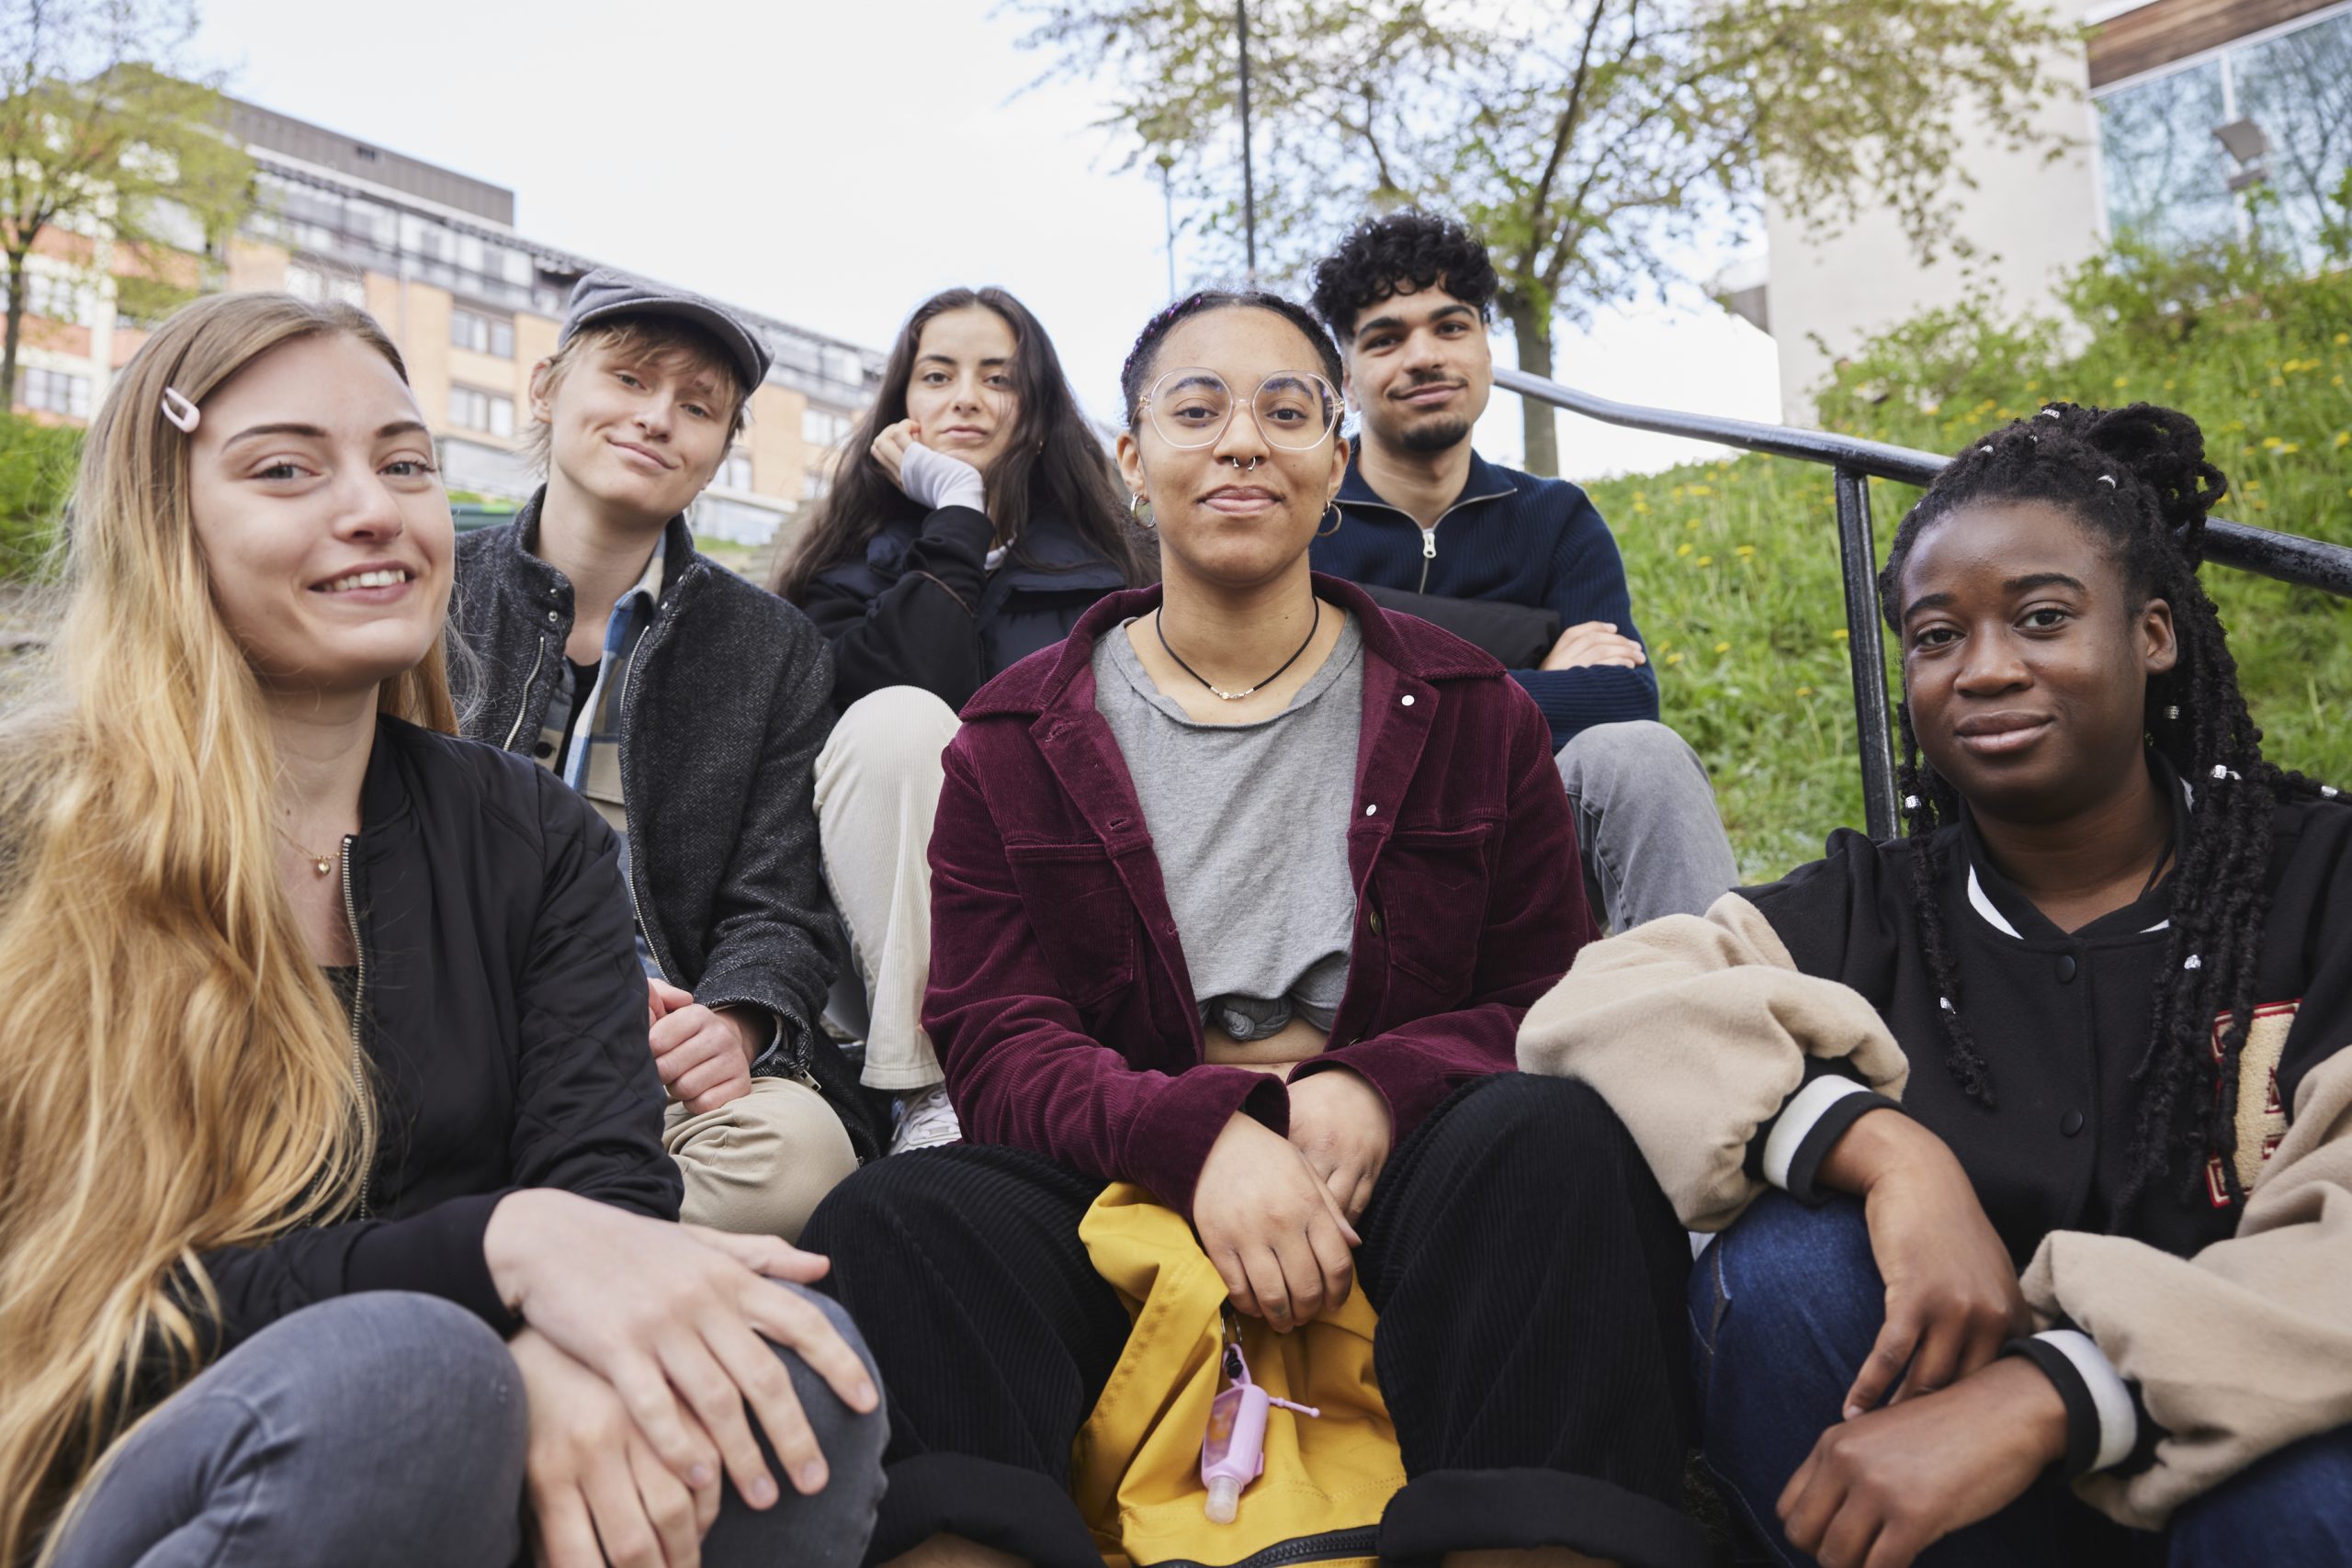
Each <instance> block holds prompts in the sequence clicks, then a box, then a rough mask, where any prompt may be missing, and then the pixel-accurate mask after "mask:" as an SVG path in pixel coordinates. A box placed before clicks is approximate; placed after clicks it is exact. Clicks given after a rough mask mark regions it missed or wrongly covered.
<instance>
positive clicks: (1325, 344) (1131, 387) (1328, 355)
mask: <svg viewBox="0 0 2352 1568" xmlns="http://www.w3.org/2000/svg"><path fill="white" fill-rule="evenodd" d="M1210 310H1271V311H1272V312H1273V313H1274V314H1275V315H1277V316H1280V317H1281V318H1282V319H1283V320H1284V321H1288V322H1289V323H1290V324H1291V325H1292V326H1295V327H1296V328H1297V329H1298V330H1299V331H1300V332H1301V333H1304V334H1305V335H1306V341H1307V342H1308V344H1312V345H1313V347H1314V349H1315V357H1316V359H1317V361H1318V362H1319V363H1320V364H1321V365H1322V367H1323V378H1324V379H1325V380H1327V381H1329V382H1330V383H1331V385H1332V386H1333V387H1334V388H1335V389H1336V388H1337V387H1338V386H1339V384H1340V378H1342V377H1343V376H1344V375H1345V374H1346V373H1345V372H1344V371H1343V370H1341V368H1340V351H1339V350H1338V349H1336V348H1334V347H1332V346H1331V340H1330V339H1329V337H1327V336H1326V335H1324V333H1323V329H1322V328H1321V327H1320V326H1319V325H1318V324H1317V322H1316V320H1315V318H1314V317H1313V316H1311V315H1309V314H1307V311H1306V306H1304V305H1301V304H1300V303H1298V301H1296V300H1295V299H1283V297H1282V296H1281V295H1279V294H1272V293H1269V292H1267V291H1266V290H1265V289H1262V288H1238V289H1237V288H1204V289H1202V290H1201V291H1200V292H1199V293H1197V294H1187V295H1186V296H1184V298H1182V299H1179V300H1177V301H1176V302H1175V303H1174V304H1172V305H1170V306H1169V307H1168V308H1167V309H1165V310H1161V311H1160V312H1159V314H1158V315H1156V316H1154V317H1152V319H1151V320H1149V321H1146V322H1145V323H1144V324H1143V331H1141V332H1139V333H1136V345H1135V346H1134V347H1133V348H1131V349H1129V350H1127V362H1126V363H1125V365H1123V366H1121V367H1119V395H1120V397H1121V398H1122V399H1123V400H1125V403H1126V405H1127V428H1128V429H1130V430H1133V429H1134V428H1135V427H1136V420H1137V419H1138V418H1140V417H1141V415H1142V412H1143V395H1144V393H1146V392H1148V391H1149V390H1150V389H1151V380H1152V372H1153V371H1154V370H1155V369H1156V368H1157V367H1158V365H1159V345H1160V344H1161V342H1162V341H1163V340H1165V339H1166V338H1167V336H1168V334H1169V333H1171V332H1174V331H1175V330H1176V323H1177V322H1179V321H1190V320H1191V319H1192V318H1193V317H1194V316H1198V315H1202V314H1204V313H1205V312H1207V311H1210Z"/></svg>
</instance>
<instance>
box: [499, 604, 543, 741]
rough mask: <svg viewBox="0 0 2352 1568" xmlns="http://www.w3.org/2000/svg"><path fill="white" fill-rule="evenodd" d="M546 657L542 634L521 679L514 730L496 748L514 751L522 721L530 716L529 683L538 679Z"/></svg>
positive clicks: (508, 732)
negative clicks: (540, 664) (520, 695)
mask: <svg viewBox="0 0 2352 1568" xmlns="http://www.w3.org/2000/svg"><path fill="white" fill-rule="evenodd" d="M547 656H548V639H547V637H546V635H545V634H544V633H542V634H541V635H540V637H539V646H538V647H537V648H536V649H532V650H531V672H530V673H529V674H528V675H526V676H524V677H523V705H522V706H521V707H519V708H517V709H515V728H512V729H510V730H508V731H507V732H506V739H505V741H504V742H503V744H502V745H501V746H500V747H499V748H498V749H499V750H502V751H512V750H515V737H516V736H518V735H520V734H522V733H523V721H524V720H525V719H526V718H528V717H530V716H531V683H532V682H535V681H537V679H538V678H539V663H540V661H541V660H544V659H546V658H547Z"/></svg>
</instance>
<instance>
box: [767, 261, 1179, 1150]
mask: <svg viewBox="0 0 2352 1568" xmlns="http://www.w3.org/2000/svg"><path fill="white" fill-rule="evenodd" d="M1144 537H1146V535H1144V533H1143V531H1142V530H1140V529H1135V528H1132V527H1131V526H1130V525H1129V523H1128V507H1127V501H1126V494H1125V491H1123V490H1121V489H1120V488H1119V486H1118V483H1117V479H1116V475H1115V474H1114V472H1113V469H1112V467H1111V460H1110V457H1109V454H1108V453H1107V452H1106V451H1105V450H1104V448H1103V442H1102V440H1101V439H1100V438H1099V437H1098V436H1097V435H1096V434H1095V433H1094V431H1093V430H1092V429H1091V428H1090V427H1089V426H1088V424H1087V423H1086V419H1085V416H1084V415H1083V414H1081V413H1080V412H1079V407H1078V400H1077V399H1076V398H1075V397H1074V396H1073V395H1072V394H1071V392H1070V389H1069V380H1068V378H1065V377H1064V376H1063V374H1062V365H1061V359H1060V356H1059V355H1057V354H1056V353H1055V352H1054V344H1053V340H1052V339H1051V338H1050V337H1048V336H1046V329H1045V328H1044V326H1042V325H1041V324H1040V323H1039V322H1038V321H1037V318H1036V317H1035V316H1033V315H1031V314H1030V313H1029V310H1028V309H1027V307H1025V306H1023V304H1022V303H1021V301H1020V300H1018V299H1014V298H1013V297H1012V295H1011V294H1008V293H1007V292H1005V291H1004V290H1003V289H1001V288H977V289H975V288H950V289H946V290H944V292H942V293H938V294H934V295H933V296H932V297H931V298H930V299H926V300H924V301H923V302H922V304H921V305H918V306H916V307H915V310H914V313H913V314H912V315H910V316H909V317H908V318H907V324H906V325H905V326H904V327H902V328H900V329H899V339H898V342H897V343H896V344H894V345H893V346H892V348H891V350H890V357H889V362H888V366H887V367H885V368H884V370H883V372H882V389H881V393H880V395H879V396H877V397H876V399H875V400H874V406H873V407H872V408H871V409H869V410H868V411H867V412H866V414H865V419H864V421H863V422H862V423H860V424H859V426H858V429H857V433H856V434H854V436H852V437H851V438H850V440H849V441H848V442H847V444H846V445H845V446H843V447H842V456H841V458H840V461H839V464H838V468H837V470H836V472H835V474H834V476H833V482H832V488H831V491H830V493H829V494H828V495H827V496H826V497H825V499H824V501H823V502H822V503H821V504H820V509H819V512H818V515H817V520H816V523H815V525H813V526H812V527H811V528H810V530H809V537H808V538H807V540H806V541H805V542H804V543H803V544H802V546H801V547H800V549H799V550H798V551H797V553H796V554H795V555H794V556H793V557H792V558H790V559H789V560H788V561H787V563H786V566H785V567H784V569H783V570H781V571H780V572H779V573H778V574H777V578H776V582H775V591H776V592H778V593H780V594H782V595H784V597H786V598H787V599H789V600H791V601H792V602H793V603H794V604H798V605H799V606H800V607H801V608H802V609H804V610H806V611H808V612H809V619H811V620H813V621H815V622H816V623H817V628H818V630H820V631H821V632H823V633H824V634H825V637H826V639H827V640H828V641H829V642H830V643H831V645H832V649H833V702H834V704H835V705H836V706H838V707H839V708H840V709H842V717H841V722H840V723H839V724H838V725H836V726H835V727H834V729H833V733H832V737H831V739H830V740H829V741H828V742H827V744H826V746H825V750H824V751H823V752H822V753H821V754H820V756H819V757H818V759H817V823H818V831H819V834H820V838H821V840H822V842H823V848H824V863H825V874H826V878H827V880H828V881H829V882H830V883H831V887H832V892H833V900H834V903H835V904H836V905H837V906H838V907H839V908H840V909H841V912H842V919H843V922H844V923H845V924H846V925H847V926H848V928H849V936H850V946H851V948H852V950H853V952H854V954H855V957H856V960H857V975H856V978H857V979H858V980H859V981H861V982H862V983H863V984H864V986H865V995H866V999H867V1003H868V1009H867V1010H868V1013H869V1021H868V1024H867V1027H866V1029H865V1083H866V1086H867V1087H868V1088H870V1089H881V1090H885V1091H887V1092H889V1093H892V1094H895V1095H897V1096H899V1107H900V1114H899V1122H898V1128H897V1131H896V1133H895V1134H894V1135H893V1138H892V1148H893V1149H894V1150H902V1149H907V1148H919V1147H922V1146H924V1145H930V1144H937V1143H946V1142H952V1141H953V1140H954V1139H955V1137H956V1132H957V1129H956V1118H955V1113H954V1112H953V1111H950V1110H949V1109H948V1105H947V1094H946V1090H945V1089H944V1087H943V1085H942V1081H941V1074H940V1067H939V1058H938V1056H937V1055H934V1054H933V1050H932V1046H931V1040H930V1037H929V1036H927V1035H926V1034H925V1033H924V1032H923V1031H922V1022H921V1021H920V1019H919V1018H918V1017H917V1014H918V1012H919V1011H920V1010H921V1007H922V991H923V982H924V977H925V976H927V975H928V974H929V973H930V964H931V918H930V917H931V911H930V905H931V885H930V874H929V870H928V868H927V866H926V863H925V861H924V853H925V849H926V846H927V845H928V844H929V842H930V840H931V821H932V818H933V814H934V813H935V812H936V811H937V810H938V807H939V785H940V777H941V775H940V769H939V753H940V750H941V749H942V748H944V746H945V745H946V744H947V742H948V740H949V739H950V738H952V737H953V736H954V735H955V733H956V710H957V709H959V708H961V707H962V706H963V705H964V704H965V703H966V702H967V701H968V700H969V699H970V698H971V695H972V694H973V693H974V692H977V691H978V690H979V688H980V686H981V684H982V683H983V682H987V681H989V680H990V679H991V678H993V677H994V676H996V675H998V674H1000V673H1001V672H1002V671H1005V670H1008V669H1010V668H1012V665H1014V664H1015V663H1017V662H1019V661H1020V660H1023V659H1024V658H1026V657H1028V656H1029V655H1030V654H1032V653H1035V651H1037V649H1041V648H1046V647H1050V646H1051V645H1053V644H1054V643H1057V642H1059V641H1061V640H1062V638H1063V637H1067V636H1069V631H1070V628H1071V627H1072V626H1076V625H1077V624H1078V619H1079V617H1080V615H1084V614H1085V613H1086V612H1087V610H1088V609H1090V608H1091V607H1092V605H1093V604H1094V603H1095V601H1097V600H1098V599H1101V598H1102V597H1103V595H1104V594H1106V593H1111V592H1116V591H1118V590H1120V589H1123V588H1135V587H1139V586H1141V585H1142V584H1144V583H1146V582H1148V581H1151V580H1152V579H1153V578H1154V577H1155V576H1156V575H1157V573H1156V571H1155V570H1154V568H1153V564H1152V557H1151V554H1150V552H1149V551H1148V549H1146V548H1145V547H1143V546H1142V545H1141V544H1140V543H1139V542H1138V541H1139V540H1140V539H1142V538H1144Z"/></svg>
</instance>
